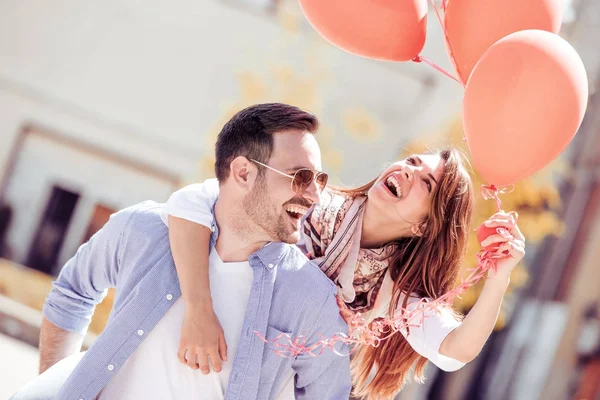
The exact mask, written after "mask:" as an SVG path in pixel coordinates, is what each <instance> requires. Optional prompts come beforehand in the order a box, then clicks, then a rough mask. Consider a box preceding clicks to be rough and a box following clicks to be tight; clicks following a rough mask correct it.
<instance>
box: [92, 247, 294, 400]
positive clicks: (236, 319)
mask: <svg viewBox="0 0 600 400" xmlns="http://www.w3.org/2000/svg"><path fill="white" fill-rule="evenodd" d="M209 276H210V290H211V294H212V300H213V307H214V311H215V314H216V315H217V317H218V318H219V322H220V323H221V326H222V327H223V331H224V333H225V340H226V342H227V361H226V362H224V363H223V369H222V371H221V372H219V373H217V372H214V371H212V369H211V372H210V373H209V374H207V375H204V374H203V373H202V372H200V371H199V370H192V369H191V368H189V367H188V366H187V365H184V364H182V363H181V362H179V360H178V359H177V350H178V348H179V339H180V330H181V324H182V322H183V313H184V303H183V300H182V299H181V298H179V299H178V300H177V301H176V302H175V303H174V304H173V306H172V307H171V308H170V309H169V310H168V311H167V312H166V313H165V315H164V316H163V318H162V319H161V320H160V321H159V322H158V324H157V325H156V326H155V327H154V329H153V330H152V332H150V333H149V334H148V337H147V338H146V339H145V340H144V341H143V342H142V344H141V345H140V346H139V347H138V348H137V350H136V351H135V353H133V354H132V355H131V357H129V359H128V360H127V361H126V362H125V364H124V365H123V367H122V368H121V369H120V370H119V372H117V374H116V375H115V376H114V377H113V378H112V379H111V380H110V382H109V383H108V385H106V387H105V388H104V389H103V391H102V393H101V394H100V397H99V399H100V400H121V399H122V400H131V399H149V400H152V399H157V400H168V399H201V400H218V399H223V398H224V394H225V389H226V387H227V382H228V380H229V374H230V372H231V367H232V364H233V358H234V355H235V350H236V347H237V344H238V342H239V339H240V335H241V331H242V325H243V321H244V315H245V313H246V306H247V304H248V297H249V296H250V288H251V285H252V278H253V272H252V268H251V267H250V264H249V263H248V262H247V261H246V262H232V263H224V262H223V261H221V259H220V258H219V255H218V254H217V251H216V250H215V249H214V248H213V249H212V250H211V252H210V258H209ZM290 375H291V369H290ZM293 390H294V387H293V382H292V384H291V385H290V384H288V385H287V386H286V387H285V388H284V390H283V393H282V397H285V398H291V399H293V398H294V393H293ZM284 395H285V396H284Z"/></svg>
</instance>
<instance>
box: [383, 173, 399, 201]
mask: <svg viewBox="0 0 600 400" xmlns="http://www.w3.org/2000/svg"><path fill="white" fill-rule="evenodd" d="M386 183H387V184H388V185H393V186H394V188H395V189H396V197H397V198H400V197H402V188H401V187H400V182H398V179H396V177H395V176H390V177H389V178H387V180H386Z"/></svg>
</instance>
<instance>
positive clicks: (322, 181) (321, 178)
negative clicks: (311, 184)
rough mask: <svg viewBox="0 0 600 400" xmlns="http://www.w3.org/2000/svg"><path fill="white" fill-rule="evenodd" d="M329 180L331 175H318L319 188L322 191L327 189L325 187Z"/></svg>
mask: <svg viewBox="0 0 600 400" xmlns="http://www.w3.org/2000/svg"><path fill="white" fill-rule="evenodd" d="M328 179H329V175H327V174H325V173H323V172H321V173H319V174H317V186H318V187H319V189H321V190H323V189H325V186H327V180H328Z"/></svg>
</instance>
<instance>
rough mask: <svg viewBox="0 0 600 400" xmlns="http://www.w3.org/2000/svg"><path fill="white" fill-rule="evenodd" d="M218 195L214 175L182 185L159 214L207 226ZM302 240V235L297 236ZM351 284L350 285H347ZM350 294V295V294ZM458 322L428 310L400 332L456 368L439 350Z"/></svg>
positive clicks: (388, 288)
mask: <svg viewBox="0 0 600 400" xmlns="http://www.w3.org/2000/svg"><path fill="white" fill-rule="evenodd" d="M218 197H219V183H218V181H217V180H216V179H207V180H205V181H204V183H196V184H192V185H189V186H186V187H184V188H182V189H180V190H178V191H176V192H175V193H173V194H172V195H171V196H170V197H169V200H168V201H167V204H166V206H165V208H164V211H163V214H161V218H162V220H163V222H164V223H165V224H167V225H168V215H172V216H174V217H177V218H181V219H186V220H188V221H192V222H195V223H197V224H201V225H204V226H207V227H209V228H210V227H212V224H213V214H212V208H213V206H214V204H215V202H216V201H217V199H218ZM301 240H302V239H301ZM350 287H351V286H350ZM392 289H393V280H392V279H391V277H390V276H389V271H388V272H387V274H386V277H385V279H384V283H383V285H382V287H381V289H380V291H379V295H378V299H377V301H376V304H375V305H376V307H375V309H374V310H373V311H372V312H370V313H369V314H368V316H369V317H371V318H375V317H378V316H385V315H386V314H387V311H388V309H389V304H390V300H391V298H392ZM352 297H353V296H352ZM418 301H419V299H418V298H415V297H411V298H409V300H408V308H409V309H410V308H411V306H412V307H415V306H417V303H418ZM459 325H460V322H459V321H456V320H455V319H454V317H453V315H452V314H451V313H450V312H449V311H446V312H444V311H442V312H440V313H430V314H429V315H427V318H425V319H424V320H423V322H422V324H421V325H420V327H418V328H411V329H410V334H408V335H407V334H406V332H402V334H403V335H404V337H405V338H406V340H407V341H408V343H409V344H410V345H411V347H412V348H413V349H414V350H415V351H416V352H417V353H419V354H420V355H422V356H423V357H426V358H427V359H429V361H431V362H432V363H434V364H435V365H436V366H437V367H439V368H440V369H442V370H444V371H456V370H458V369H460V368H462V367H463V366H464V365H465V363H463V362H461V361H458V360H455V359H453V358H449V357H446V356H444V355H442V354H440V353H439V349H440V345H441V344H442V342H443V341H444V339H445V338H446V336H448V334H449V333H450V332H452V330H454V329H455V328H456V327H457V326H459Z"/></svg>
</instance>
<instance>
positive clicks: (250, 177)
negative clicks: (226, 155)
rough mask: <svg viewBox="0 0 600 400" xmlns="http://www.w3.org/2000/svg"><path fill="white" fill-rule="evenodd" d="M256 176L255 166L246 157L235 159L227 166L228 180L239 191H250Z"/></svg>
mask: <svg viewBox="0 0 600 400" xmlns="http://www.w3.org/2000/svg"><path fill="white" fill-rule="evenodd" d="M256 174H257V169H256V166H255V165H254V164H253V163H252V162H251V161H250V160H248V159H247V158H246V157H242V156H239V157H236V158H235V159H234V160H233V161H232V162H231V164H229V179H230V180H231V182H232V183H233V184H235V186H237V187H238V188H240V189H241V190H244V191H248V190H250V189H252V187H253V185H254V180H255V179H256Z"/></svg>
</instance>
